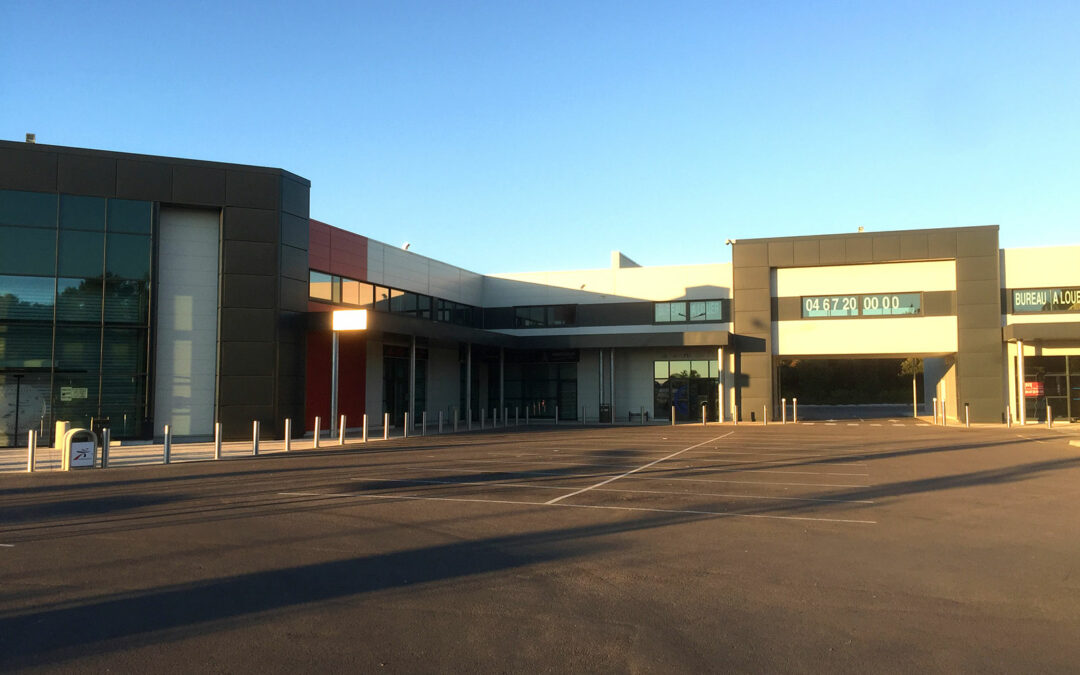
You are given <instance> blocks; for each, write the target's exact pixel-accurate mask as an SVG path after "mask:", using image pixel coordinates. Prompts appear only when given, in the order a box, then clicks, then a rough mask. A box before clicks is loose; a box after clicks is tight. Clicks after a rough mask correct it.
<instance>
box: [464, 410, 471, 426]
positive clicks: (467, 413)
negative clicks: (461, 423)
mask: <svg viewBox="0 0 1080 675" xmlns="http://www.w3.org/2000/svg"><path fill="white" fill-rule="evenodd" d="M465 431H472V406H468V407H466V408H465Z"/></svg>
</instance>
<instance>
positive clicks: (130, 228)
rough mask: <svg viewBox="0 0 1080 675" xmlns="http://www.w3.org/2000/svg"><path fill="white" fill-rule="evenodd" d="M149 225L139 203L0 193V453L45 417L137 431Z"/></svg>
mask: <svg viewBox="0 0 1080 675" xmlns="http://www.w3.org/2000/svg"><path fill="white" fill-rule="evenodd" d="M152 224H153V207H152V204H151V203H150V202H147V201H134V200H126V199H106V198H103V197H83V196H73V195H63V194H61V195H57V194H50V193H39V192H23V191H14V190H0V445H2V444H12V443H13V442H14V440H15V438H16V437H18V438H20V439H21V437H22V436H23V435H25V433H26V431H27V430H28V429H30V428H38V429H43V430H44V434H43V435H44V438H46V439H48V438H51V427H52V421H53V420H55V419H66V420H70V421H71V423H72V424H73V425H78V426H84V425H88V424H89V423H90V419H91V418H92V417H93V418H98V419H100V418H102V417H108V418H110V420H111V426H112V429H113V435H114V437H116V438H124V437H135V436H140V435H141V434H142V433H143V427H144V425H145V423H146V420H145V418H146V403H147V401H146V398H147V397H146V374H147V365H146V364H147V353H148V339H149V337H148V336H149V330H148V328H149V316H150V281H151V279H150V263H151V250H152V249H151V232H152ZM16 398H18V410H17V411H16ZM16 416H17V417H18V429H16V428H15V418H16ZM16 434H17V436H16Z"/></svg>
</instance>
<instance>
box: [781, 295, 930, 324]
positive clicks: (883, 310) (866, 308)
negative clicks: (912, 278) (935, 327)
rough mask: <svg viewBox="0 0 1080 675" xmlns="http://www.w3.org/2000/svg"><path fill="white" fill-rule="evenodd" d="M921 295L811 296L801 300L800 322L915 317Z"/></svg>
mask: <svg viewBox="0 0 1080 675" xmlns="http://www.w3.org/2000/svg"><path fill="white" fill-rule="evenodd" d="M921 314H922V293H864V294H862V295H812V296H806V297H803V298H802V318H804V319H821V318H829V317H834V318H835V317H852V316H918V315H921Z"/></svg>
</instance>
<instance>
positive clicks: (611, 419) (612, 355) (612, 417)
mask: <svg viewBox="0 0 1080 675" xmlns="http://www.w3.org/2000/svg"><path fill="white" fill-rule="evenodd" d="M608 356H609V358H610V361H608V363H609V364H610V366H611V367H610V371H611V373H610V375H609V376H608V379H609V380H610V381H611V382H610V384H611V397H610V398H609V399H608V405H609V406H611V415H610V417H609V419H608V422H609V423H611V424H612V425H614V424H615V348H614V347H611V348H610V349H608Z"/></svg>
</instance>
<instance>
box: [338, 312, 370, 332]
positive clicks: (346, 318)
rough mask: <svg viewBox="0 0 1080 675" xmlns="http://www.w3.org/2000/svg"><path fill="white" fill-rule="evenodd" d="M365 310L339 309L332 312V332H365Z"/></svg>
mask: <svg viewBox="0 0 1080 675" xmlns="http://www.w3.org/2000/svg"><path fill="white" fill-rule="evenodd" d="M366 329H367V310H366V309H339V310H337V311H335V312H334V330H366Z"/></svg>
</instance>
